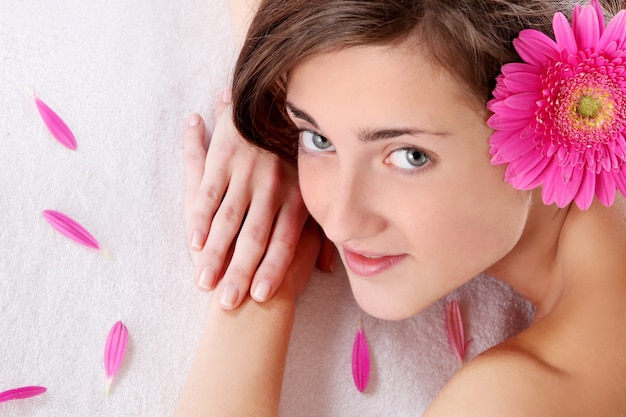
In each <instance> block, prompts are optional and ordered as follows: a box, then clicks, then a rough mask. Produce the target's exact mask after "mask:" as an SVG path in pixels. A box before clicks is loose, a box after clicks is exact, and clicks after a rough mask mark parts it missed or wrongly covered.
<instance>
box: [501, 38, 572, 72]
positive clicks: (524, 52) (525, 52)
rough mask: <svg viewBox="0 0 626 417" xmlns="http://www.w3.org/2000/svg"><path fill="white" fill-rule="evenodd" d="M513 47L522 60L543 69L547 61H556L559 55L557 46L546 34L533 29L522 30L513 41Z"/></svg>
mask: <svg viewBox="0 0 626 417" xmlns="http://www.w3.org/2000/svg"><path fill="white" fill-rule="evenodd" d="M513 46H514V47H515V50H516V51H517V53H518V54H519V55H520V57H522V59H523V60H524V61H525V62H527V63H529V64H532V65H534V66H536V67H539V68H541V67H543V64H544V63H545V61H546V58H547V59H548V60H557V59H559V56H560V55H561V52H560V49H559V46H558V45H557V44H556V43H555V42H554V41H553V40H552V39H550V37H548V36H547V35H546V34H544V33H542V32H539V31H538V30H534V29H524V30H522V31H521V32H520V34H519V37H518V38H516V39H513Z"/></svg>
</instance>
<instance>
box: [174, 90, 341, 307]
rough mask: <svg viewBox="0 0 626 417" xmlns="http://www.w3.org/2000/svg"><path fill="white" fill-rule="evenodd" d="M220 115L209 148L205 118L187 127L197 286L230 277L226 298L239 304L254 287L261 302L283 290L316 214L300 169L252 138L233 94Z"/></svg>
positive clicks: (326, 256)
mask: <svg viewBox="0 0 626 417" xmlns="http://www.w3.org/2000/svg"><path fill="white" fill-rule="evenodd" d="M215 120H216V126H215V129H214V131H213V134H212V137H211V140H210V146H209V148H208V151H207V149H206V146H205V125H204V122H203V121H202V119H201V118H200V116H198V115H197V114H194V115H192V116H191V117H190V119H189V123H188V126H187V127H186V129H185V134H184V141H185V170H186V177H187V181H186V182H187V184H186V197H185V220H186V224H187V226H186V228H187V233H188V244H189V247H190V249H191V252H192V257H193V259H194V263H195V264H196V273H195V280H196V283H197V286H198V287H199V288H200V289H203V290H206V291H210V290H212V289H213V288H215V286H216V284H217V282H218V281H219V279H220V278H222V277H223V278H222V279H223V281H224V282H223V283H222V284H221V285H220V294H219V301H220V303H221V305H222V306H223V307H224V308H227V309H232V308H236V307H237V306H238V305H239V304H240V303H241V301H242V300H243V298H244V297H245V295H246V293H247V292H248V290H250V294H251V296H252V297H253V298H254V299H255V300H257V301H261V302H262V301H266V300H267V299H269V298H271V296H272V295H273V294H274V293H275V291H276V289H277V288H278V287H279V286H280V284H281V281H282V279H283V277H284V275H285V271H286V270H287V266H288V265H289V264H290V262H291V260H292V258H293V255H294V252H295V249H296V246H297V243H298V240H299V237H300V233H301V231H302V227H303V225H304V223H305V221H306V219H307V217H308V212H307V210H306V208H305V206H304V203H303V202H302V197H301V195H300V190H299V188H298V182H297V175H296V171H295V169H294V168H293V167H291V166H288V165H287V164H286V163H284V162H282V161H280V160H279V159H278V158H277V157H276V156H275V155H271V154H268V153H267V152H264V151H262V150H259V149H257V148H254V147H252V146H251V145H248V144H247V143H245V142H244V140H243V139H242V138H241V137H240V136H239V135H238V133H237V132H236V130H235V128H234V126H233V123H232V119H231V112H230V107H229V103H228V100H224V99H222V100H220V102H219V103H218V104H217V106H216V111H215ZM323 247H324V250H323V251H322V253H323V255H322V256H320V259H319V262H318V263H319V265H320V268H321V269H323V270H326V271H329V270H331V268H332V263H333V256H332V253H333V248H332V247H330V246H329V244H328V242H325V244H324V246H323Z"/></svg>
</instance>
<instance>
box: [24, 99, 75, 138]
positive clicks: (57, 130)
mask: <svg viewBox="0 0 626 417" xmlns="http://www.w3.org/2000/svg"><path fill="white" fill-rule="evenodd" d="M34 99H35V105H36V106H37V110H38V111H39V115H40V116H41V119H42V120H43V122H44V123H45V125H46V127H47V128H48V130H49V131H50V133H52V136H54V137H55V138H56V140H58V141H59V142H60V143H61V144H62V145H63V146H65V147H66V148H68V149H71V150H76V147H77V145H76V138H75V137H74V134H73V133H72V131H71V130H70V128H69V127H67V125H66V124H65V122H64V121H63V119H61V118H60V117H59V116H58V115H57V114H56V113H55V112H54V110H52V109H51V108H50V107H48V105H47V104H46V103H44V102H43V101H41V99H39V97H37V96H36V95H34Z"/></svg>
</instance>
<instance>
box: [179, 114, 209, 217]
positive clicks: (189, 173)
mask: <svg viewBox="0 0 626 417" xmlns="http://www.w3.org/2000/svg"><path fill="white" fill-rule="evenodd" d="M183 141H184V156H183V158H184V165H185V220H186V222H187V223H188V222H189V220H190V217H191V212H192V208H193V205H194V201H195V197H196V192H197V190H198V187H199V186H200V182H201V181H202V176H203V175H204V163H205V160H206V151H205V149H204V122H203V121H202V118H201V117H200V115H198V114H196V113H194V114H192V115H191V116H190V117H189V120H188V121H187V126H186V127H185V131H184V134H183Z"/></svg>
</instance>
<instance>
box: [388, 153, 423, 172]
mask: <svg viewBox="0 0 626 417" xmlns="http://www.w3.org/2000/svg"><path fill="white" fill-rule="evenodd" d="M431 160H432V159H431V157H430V156H428V155H427V154H426V153H424V152H422V151H420V150H419V149H415V148H405V149H398V150H397V151H394V152H392V153H391V155H389V158H387V161H388V162H389V163H390V164H392V165H394V166H396V167H398V168H401V169H415V168H421V167H423V166H424V165H426V164H428V163H429V162H430V161H431Z"/></svg>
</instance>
